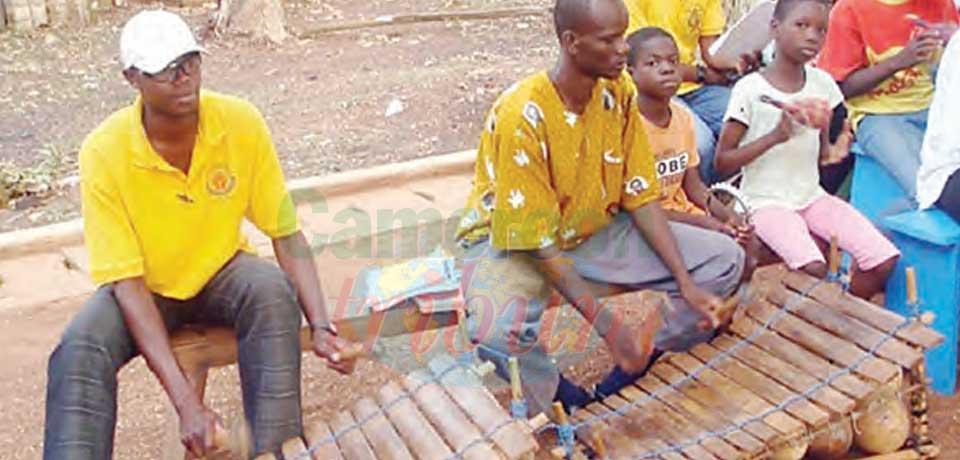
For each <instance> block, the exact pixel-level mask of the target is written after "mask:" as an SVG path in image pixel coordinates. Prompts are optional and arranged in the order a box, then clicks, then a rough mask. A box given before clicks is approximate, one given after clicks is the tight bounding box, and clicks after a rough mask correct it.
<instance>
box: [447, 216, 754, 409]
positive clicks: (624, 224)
mask: <svg viewBox="0 0 960 460" xmlns="http://www.w3.org/2000/svg"><path fill="white" fill-rule="evenodd" d="M670 228H671V230H672V231H673V234H674V236H675V237H676V239H677V243H678V244H679V247H680V252H681V253H682V255H683V260H684V262H685V263H686V266H687V269H688V270H689V272H690V275H691V276H692V278H693V281H694V282H695V283H696V284H697V285H698V286H700V287H701V288H703V289H705V290H707V291H709V292H711V293H713V294H716V295H719V296H728V295H730V294H731V293H732V292H733V291H734V290H735V289H736V288H737V285H738V283H739V281H740V276H741V273H742V271H743V265H744V252H743V250H742V249H741V248H740V246H739V245H737V243H736V242H735V241H734V240H733V239H731V238H730V237H728V236H726V235H723V234H721V233H718V232H713V231H709V230H705V229H701V228H698V227H693V226H689V225H684V224H678V223H670ZM565 255H566V256H567V257H569V258H570V259H572V261H573V265H574V269H575V270H577V272H578V273H580V275H581V276H583V277H584V278H585V279H587V280H591V281H596V282H601V283H607V284H614V285H618V286H621V287H624V288H626V289H627V290H630V291H634V290H644V289H650V290H656V291H663V292H666V293H667V294H668V295H669V297H670V304H671V305H666V306H665V308H664V309H663V310H662V311H661V315H662V317H663V327H662V328H661V330H660V331H659V332H658V334H657V337H656V347H657V348H659V349H661V350H669V351H677V350H685V349H687V348H689V347H691V346H693V345H695V344H697V343H700V342H703V341H706V340H709V338H710V337H711V336H712V334H713V331H706V332H704V331H701V330H699V328H698V327H697V323H698V322H699V321H700V320H701V316H700V314H699V313H698V312H696V311H695V310H693V308H692V307H690V306H689V305H688V304H687V303H686V302H685V301H684V300H683V299H682V297H681V296H680V291H679V288H678V286H677V284H676V281H675V280H674V278H673V275H672V274H671V273H670V271H669V270H668V269H667V267H666V266H664V265H663V262H661V260H660V258H659V257H658V256H657V255H656V253H655V252H654V251H653V250H652V249H651V248H650V247H649V246H648V245H647V243H646V241H645V240H644V239H643V237H642V236H641V235H640V233H639V231H638V230H637V229H636V227H635V225H634V224H633V222H632V220H631V219H630V216H629V215H628V214H626V213H622V214H620V215H618V216H617V217H616V218H615V219H614V221H613V222H612V223H611V224H610V225H608V226H607V227H606V228H604V229H603V230H602V231H600V232H599V233H597V234H595V235H593V236H592V237H591V238H590V239H588V240H587V241H585V242H584V243H583V244H581V245H580V246H578V247H577V248H575V249H573V250H571V251H567V252H566V253H565ZM463 284H464V298H465V301H466V305H467V331H468V334H469V335H470V339H471V341H473V343H475V344H477V345H478V347H477V354H478V355H479V357H480V358H481V359H484V360H489V361H491V362H493V363H494V364H496V366H497V373H498V374H499V375H500V376H501V377H502V378H504V379H506V378H508V377H507V376H508V375H509V373H508V369H507V359H508V358H509V357H510V356H516V357H517V360H518V361H519V364H520V376H521V380H522V383H523V387H524V396H525V397H526V399H527V401H528V403H529V405H530V408H531V410H532V412H531V413H532V414H535V413H537V412H539V411H545V410H547V409H548V408H549V407H550V404H551V403H552V401H553V398H554V395H555V393H556V389H557V385H558V383H559V376H560V374H559V370H558V368H557V364H556V359H557V358H558V356H556V354H554V355H550V354H548V353H547V352H546V350H545V349H544V347H543V344H541V343H540V342H539V340H538V338H539V336H540V332H541V326H542V324H541V323H542V321H541V318H542V316H543V313H544V310H545V308H546V307H547V303H548V301H549V298H550V296H551V293H552V286H550V283H549V282H547V281H546V280H545V279H544V278H543V277H542V276H541V275H540V273H539V272H538V271H537V269H536V267H535V265H534V262H533V261H532V260H531V259H530V257H529V256H528V255H526V254H523V253H510V252H506V251H500V250H496V249H493V248H492V247H491V246H490V244H489V243H488V242H483V243H479V244H477V245H475V246H473V247H471V248H470V249H468V250H467V252H466V254H465V256H464V278H463ZM594 342H596V340H594ZM569 351H572V352H574V353H578V354H579V355H581V357H582V358H584V359H585V358H589V356H590V350H589V347H587V349H579V350H569Z"/></svg>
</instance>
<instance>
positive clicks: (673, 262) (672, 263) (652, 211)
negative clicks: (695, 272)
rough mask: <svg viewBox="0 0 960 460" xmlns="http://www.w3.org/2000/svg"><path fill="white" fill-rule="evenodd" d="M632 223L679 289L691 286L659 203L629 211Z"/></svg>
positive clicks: (674, 239) (685, 266)
mask: <svg viewBox="0 0 960 460" xmlns="http://www.w3.org/2000/svg"><path fill="white" fill-rule="evenodd" d="M630 215H631V217H632V218H633V223H634V225H636V226H637V230H639V231H640V234H641V235H642V236H643V239H644V240H645V241H646V242H647V244H648V245H650V247H651V248H652V249H653V251H654V252H655V253H657V256H659V257H660V260H661V261H663V264H664V265H666V267H667V269H668V270H670V273H671V274H673V277H674V279H675V280H676V281H677V285H678V286H679V287H680V289H681V290H683V289H685V288H687V287H689V286H692V285H693V281H692V280H691V279H690V273H689V272H688V271H687V265H686V263H685V262H684V261H683V255H682V254H681V253H680V248H679V247H678V246H677V240H676V238H674V236H673V231H672V230H671V229H670V226H669V225H668V223H667V217H666V215H665V214H664V212H663V210H662V209H661V208H660V203H658V202H652V203H649V204H647V205H644V206H641V207H640V208H637V209H636V210H634V211H633V212H631V213H630Z"/></svg>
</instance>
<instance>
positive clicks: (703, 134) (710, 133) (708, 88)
mask: <svg viewBox="0 0 960 460" xmlns="http://www.w3.org/2000/svg"><path fill="white" fill-rule="evenodd" d="M680 100H681V101H683V103H684V104H685V105H686V106H687V107H689V108H690V110H691V111H692V112H693V114H694V115H695V116H694V117H693V123H694V129H695V130H696V134H697V153H698V154H699V155H700V177H701V178H703V182H704V183H706V184H707V185H710V184H713V183H714V182H718V181H720V180H722V179H723V178H721V177H719V176H717V174H716V173H715V172H714V170H713V157H714V156H716V151H717V139H718V138H719V137H720V130H721V129H722V128H723V116H724V115H726V113H727V105H728V104H729V102H730V88H728V87H726V86H716V85H705V86H702V87H700V88H698V89H696V90H694V91H691V92H689V93H687V94H684V95H682V96H680Z"/></svg>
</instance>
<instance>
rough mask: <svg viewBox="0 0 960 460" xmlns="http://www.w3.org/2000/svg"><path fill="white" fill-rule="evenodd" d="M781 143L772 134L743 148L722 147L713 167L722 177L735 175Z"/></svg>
mask: <svg viewBox="0 0 960 460" xmlns="http://www.w3.org/2000/svg"><path fill="white" fill-rule="evenodd" d="M781 142H783V141H782V140H781V139H780V138H779V137H778V136H777V135H776V134H775V133H773V132H771V133H769V134H767V135H765V136H763V137H760V138H759V139H757V140H755V141H753V142H750V143H749V144H747V145H744V146H742V147H736V148H730V149H724V148H723V146H722V145H721V147H720V148H719V149H717V156H716V157H714V159H713V166H714V168H715V169H716V170H717V172H718V173H719V174H721V175H726V174H733V173H734V172H736V171H738V170H740V168H743V167H744V166H746V165H748V164H750V163H751V162H753V160H756V159H757V158H759V157H760V156H761V155H763V154H764V153H766V152H767V150H770V148H771V147H773V146H775V145H777V144H779V143H781Z"/></svg>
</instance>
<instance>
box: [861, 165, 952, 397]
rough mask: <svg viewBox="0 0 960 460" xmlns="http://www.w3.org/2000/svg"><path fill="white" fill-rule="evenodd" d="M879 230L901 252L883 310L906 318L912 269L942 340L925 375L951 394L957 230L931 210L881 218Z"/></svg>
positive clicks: (924, 307)
mask: <svg viewBox="0 0 960 460" xmlns="http://www.w3.org/2000/svg"><path fill="white" fill-rule="evenodd" d="M858 161H859V158H858ZM880 225H881V227H882V228H883V229H884V230H885V231H886V232H887V233H889V234H890V236H891V238H892V240H893V242H894V244H896V245H897V247H898V248H900V251H901V252H902V253H903V255H902V256H901V257H900V262H899V263H898V265H897V268H896V270H895V271H894V274H893V275H892V276H891V277H890V280H889V281H888V283H887V295H886V305H887V308H890V309H891V310H893V311H896V312H897V313H900V314H910V306H909V305H906V300H905V299H906V298H907V297H906V274H905V267H908V266H912V267H914V268H915V269H916V271H917V288H918V291H919V298H920V301H919V304H920V308H921V309H922V310H923V311H924V312H927V311H930V312H933V313H934V314H935V315H936V318H935V320H934V322H933V325H932V327H933V328H934V329H936V331H937V332H939V333H941V334H943V335H944V336H945V337H946V340H945V341H944V343H943V344H942V345H940V346H939V347H937V348H935V349H933V350H931V351H929V352H928V353H927V366H928V375H929V376H930V377H931V378H932V380H933V388H934V390H936V391H937V392H938V393H941V394H953V393H954V392H955V391H956V386H957V339H958V334H957V328H958V321H960V314H958V311H960V225H957V223H956V222H954V220H953V219H951V218H950V216H948V215H946V214H945V213H943V212H942V211H939V210H936V209H932V210H926V211H908V212H905V213H900V214H896V215H893V216H889V217H885V218H882V219H881V223H880Z"/></svg>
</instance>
